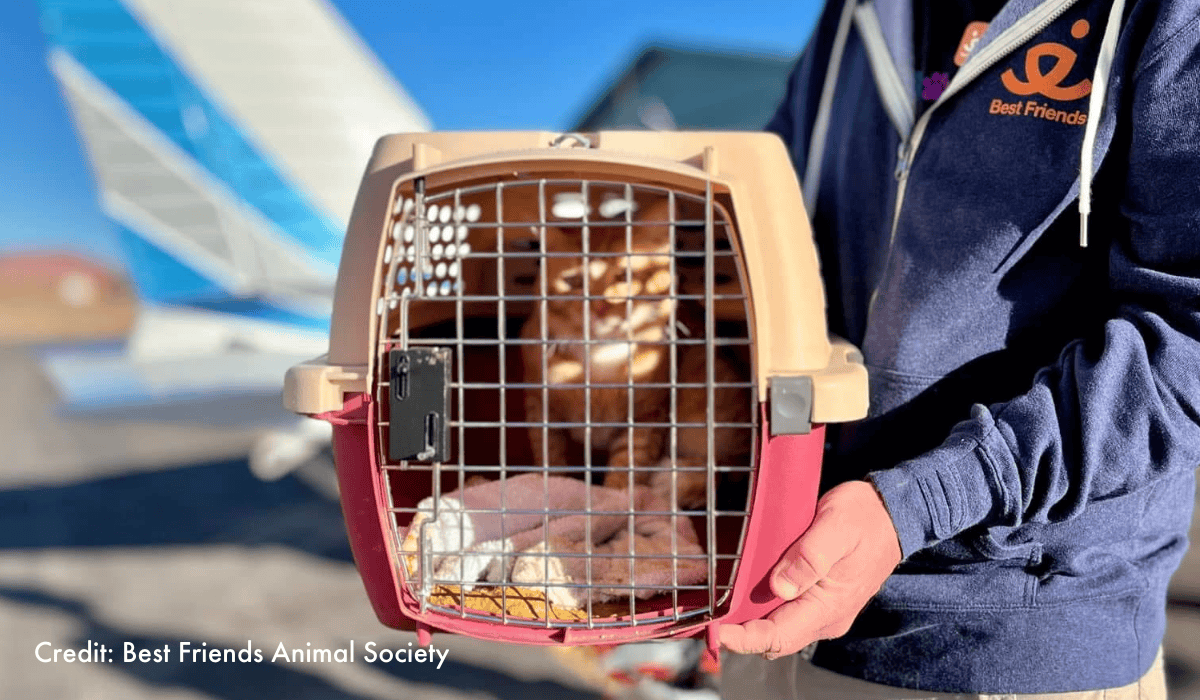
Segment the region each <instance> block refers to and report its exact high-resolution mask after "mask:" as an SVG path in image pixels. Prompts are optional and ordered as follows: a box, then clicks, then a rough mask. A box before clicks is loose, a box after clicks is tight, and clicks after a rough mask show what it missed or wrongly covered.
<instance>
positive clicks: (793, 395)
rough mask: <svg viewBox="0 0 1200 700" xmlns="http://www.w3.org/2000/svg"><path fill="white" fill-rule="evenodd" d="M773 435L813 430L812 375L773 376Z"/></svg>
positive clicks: (798, 433)
mask: <svg viewBox="0 0 1200 700" xmlns="http://www.w3.org/2000/svg"><path fill="white" fill-rule="evenodd" d="M769 382H770V383H769V389H770V398H771V435H773V436H774V435H807V434H808V433H810V432H812V408H813V383H812V377H771V378H770V380H769Z"/></svg>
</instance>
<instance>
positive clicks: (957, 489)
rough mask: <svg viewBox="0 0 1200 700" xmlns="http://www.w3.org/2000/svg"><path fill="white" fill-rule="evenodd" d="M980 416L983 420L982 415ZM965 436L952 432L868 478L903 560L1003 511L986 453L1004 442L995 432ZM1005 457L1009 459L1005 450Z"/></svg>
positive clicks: (1001, 496)
mask: <svg viewBox="0 0 1200 700" xmlns="http://www.w3.org/2000/svg"><path fill="white" fill-rule="evenodd" d="M979 409H982V407H981V406H980V407H977V408H976V410H975V411H973V414H974V415H973V416H972V417H973V418H975V419H976V421H978V419H979V418H981V417H983V416H981V415H980V411H979ZM982 413H983V414H985V415H986V409H984V410H983V411H982ZM986 418H988V419H990V415H987V416H986ZM976 421H972V423H975V422H976ZM987 422H988V423H991V421H990V420H987ZM987 427H988V428H992V427H993V426H992V425H988V426H987ZM964 432H974V431H964ZM964 432H959V431H955V434H954V435H952V436H951V437H950V439H949V440H947V441H946V442H945V443H943V444H942V445H941V446H939V447H937V448H935V449H933V450H931V451H929V452H926V453H925V454H923V455H921V456H920V457H916V458H914V459H911V460H908V461H906V462H901V463H900V464H898V465H897V466H895V467H893V468H891V469H884V470H881V471H877V472H872V473H871V474H869V475H868V477H867V478H868V479H869V480H870V481H871V482H872V483H873V484H874V485H875V488H876V490H878V491H879V495H880V496H881V497H882V498H883V503H884V506H885V507H886V508H887V510H888V514H890V515H891V517H892V524H893V525H894V526H895V528H896V532H897V534H898V535H899V536H900V551H901V554H902V555H903V557H904V559H908V558H909V556H911V555H912V554H913V553H914V552H917V551H918V550H921V549H925V548H926V547H931V546H933V545H935V544H937V543H939V542H941V541H943V540H946V539H949V538H951V537H954V536H955V535H957V534H959V533H960V532H962V531H964V530H966V529H967V528H970V527H972V526H974V525H978V524H979V523H981V522H984V521H985V520H987V519H988V518H989V517H990V516H991V515H992V514H994V513H999V512H1002V511H1003V502H1004V499H1003V493H1002V489H1001V486H1000V484H1001V482H1000V480H999V479H998V478H997V475H996V470H995V468H994V464H995V462H994V460H993V456H992V455H991V454H989V451H988V449H987V448H988V447H993V448H995V447H997V446H996V445H991V444H990V443H992V442H995V441H999V442H1000V445H999V446H1000V447H1003V440H1002V438H1001V437H1000V435H999V433H998V432H996V431H995V430H987V431H986V432H985V433H984V435H983V436H982V437H980V438H976V437H969V436H967V435H966V434H964ZM1004 452H1005V453H1008V454H1011V453H1009V451H1008V450H1007V448H1005V449H1004Z"/></svg>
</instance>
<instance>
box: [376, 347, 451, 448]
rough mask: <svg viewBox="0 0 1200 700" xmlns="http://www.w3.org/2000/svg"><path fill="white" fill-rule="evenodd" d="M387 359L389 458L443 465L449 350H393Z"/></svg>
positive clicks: (447, 441)
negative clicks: (388, 370) (389, 371)
mask: <svg viewBox="0 0 1200 700" xmlns="http://www.w3.org/2000/svg"><path fill="white" fill-rule="evenodd" d="M388 358H389V363H390V364H391V379H390V380H389V381H390V383H391V384H390V386H389V387H388V388H389V389H390V391H388V406H389V408H390V409H391V410H390V418H389V424H388V458H389V459H390V460H392V461H400V460H408V461H414V462H445V461H446V460H448V459H449V458H450V431H449V429H448V428H447V423H448V420H447V419H448V417H449V416H448V414H449V407H450V349H449V348H414V349H411V350H392V351H391V353H390V354H389V356H388Z"/></svg>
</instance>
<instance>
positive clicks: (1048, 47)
mask: <svg viewBox="0 0 1200 700" xmlns="http://www.w3.org/2000/svg"><path fill="white" fill-rule="evenodd" d="M1089 29H1090V26H1089V25H1088V22H1087V20H1085V19H1081V20H1079V21H1077V22H1076V23H1075V24H1074V25H1072V26H1071V36H1073V37H1075V38H1076V39H1082V38H1083V37H1085V36H1087V33H1088V30H1089ZM1047 56H1048V57H1051V58H1053V59H1054V66H1053V67H1051V68H1050V72H1048V73H1042V67H1041V59H1042V58H1044V57H1047ZM1078 58H1079V54H1077V53H1075V52H1074V51H1072V50H1071V49H1069V48H1067V47H1066V46H1064V45H1063V44H1059V43H1056V42H1053V41H1047V42H1045V43H1042V44H1035V45H1034V46H1031V47H1030V48H1029V50H1028V51H1026V52H1025V80H1021V79H1020V78H1018V77H1017V74H1016V72H1015V71H1013V69H1012V68H1009V69H1008V70H1006V71H1004V73H1002V74H1001V75H1000V82H1002V83H1003V84H1004V87H1005V88H1006V89H1008V91H1009V92H1011V93H1012V94H1014V95H1020V96H1022V97H1024V96H1026V95H1044V96H1046V97H1049V98H1050V99H1052V100H1063V101H1066V100H1078V99H1079V98H1081V97H1087V96H1088V95H1090V94H1091V92H1092V81H1091V80H1088V79H1086V78H1085V79H1083V80H1081V81H1079V82H1078V83H1075V84H1074V85H1068V86H1065V87H1064V86H1063V85H1062V81H1063V80H1064V79H1065V78H1066V77H1067V75H1068V74H1069V73H1070V72H1071V69H1072V68H1074V67H1075V61H1076V59H1078Z"/></svg>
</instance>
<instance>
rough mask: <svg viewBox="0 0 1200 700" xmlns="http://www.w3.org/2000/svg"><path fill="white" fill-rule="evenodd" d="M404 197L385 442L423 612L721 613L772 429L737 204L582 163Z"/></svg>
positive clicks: (564, 619)
mask: <svg viewBox="0 0 1200 700" xmlns="http://www.w3.org/2000/svg"><path fill="white" fill-rule="evenodd" d="M393 201H394V207H393V209H392V218H391V220H390V222H389V231H388V234H387V237H388V240H387V241H386V243H385V251H384V256H383V260H384V270H383V273H384V274H383V275H382V278H383V280H384V286H383V289H382V290H381V294H380V297H379V302H378V307H377V313H378V314H379V316H380V323H379V337H378V339H377V353H378V354H377V365H376V366H377V367H379V368H386V369H381V370H380V372H379V373H378V379H377V381H376V386H375V388H374V391H375V399H376V405H377V406H378V407H379V408H378V410H379V411H380V414H379V415H380V418H379V421H378V424H377V428H376V430H377V435H376V441H375V443H376V449H377V450H378V459H379V463H380V464H381V465H383V469H384V475H385V479H386V485H387V494H388V499H389V500H388V506H389V510H390V512H391V513H392V514H393V517H394V521H393V525H392V528H391V529H392V535H393V537H394V544H395V550H396V551H397V552H399V553H400V559H401V561H399V562H398V567H399V569H400V572H401V575H402V577H403V579H404V585H405V586H406V587H407V590H408V591H409V593H410V594H411V595H413V596H414V597H416V598H417V599H418V600H419V601H420V605H421V610H422V612H425V611H426V610H429V609H431V608H432V609H433V610H435V611H437V612H438V613H441V614H445V615H453V616H456V617H462V618H470V619H477V620H479V621H481V622H491V623H495V622H501V623H503V624H508V625H537V626H546V627H579V626H586V627H598V626H606V625H607V626H613V625H637V624H640V623H642V622H643V621H646V620H650V619H653V620H654V621H655V622H657V623H661V622H662V620H663V618H664V616H668V617H669V618H670V619H673V620H674V621H677V622H681V621H687V620H698V619H703V618H704V617H706V616H711V615H713V614H714V613H715V612H716V611H717V609H718V607H719V606H720V605H721V604H722V602H723V600H724V598H725V597H726V596H727V594H728V591H729V589H730V586H731V582H732V580H733V574H734V568H735V566H736V562H737V560H738V557H739V555H740V552H741V548H742V542H741V539H742V534H743V528H744V522H745V519H746V516H747V514H748V513H747V509H748V493H749V485H750V476H751V474H752V471H753V466H754V465H755V463H756V462H755V449H756V445H755V436H756V434H757V422H758V411H757V406H758V400H757V397H756V396H755V387H754V384H753V382H752V381H751V377H753V376H755V375H754V373H753V367H752V366H751V365H752V361H753V360H752V353H751V352H750V349H751V347H750V346H751V338H750V334H749V331H748V328H750V327H751V324H749V323H748V320H749V314H750V305H749V303H748V300H747V298H746V294H745V292H744V289H745V288H746V285H745V284H744V279H743V278H744V271H743V268H742V266H741V264H740V262H739V259H738V257H737V248H736V245H734V244H735V243H736V235H735V234H736V231H735V228H734V222H733V221H732V220H731V217H730V215H729V211H730V207H729V203H728V201H727V200H726V201H723V199H722V195H719V194H714V192H713V188H712V185H711V183H710V184H709V185H708V186H707V188H706V189H705V190H704V191H701V192H685V191H676V190H672V189H667V188H664V187H660V186H657V185H653V184H649V183H640V182H613V181H605V180H600V179H579V178H578V177H545V178H538V179H524V180H522V179H510V180H502V181H493V182H487V183H471V184H464V185H461V186H458V187H443V188H441V189H437V190H431V191H426V185H425V181H424V180H423V179H416V180H410V181H401V182H400V183H399V184H398V185H397V189H396V191H395V193H394V199H393Z"/></svg>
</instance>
